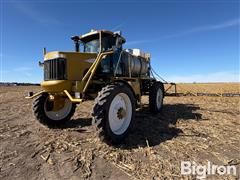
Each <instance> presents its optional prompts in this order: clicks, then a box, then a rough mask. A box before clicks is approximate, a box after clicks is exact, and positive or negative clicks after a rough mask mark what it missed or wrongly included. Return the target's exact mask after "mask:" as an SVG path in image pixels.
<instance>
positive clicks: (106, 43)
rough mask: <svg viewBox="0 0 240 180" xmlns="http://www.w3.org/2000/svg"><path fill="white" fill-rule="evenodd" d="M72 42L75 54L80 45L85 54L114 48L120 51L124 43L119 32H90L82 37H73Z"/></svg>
mask: <svg viewBox="0 0 240 180" xmlns="http://www.w3.org/2000/svg"><path fill="white" fill-rule="evenodd" d="M72 40H73V41H74V43H75V50H76V52H79V49H80V48H79V46H80V45H81V49H82V51H83V52H86V53H99V52H104V51H108V50H110V49H113V48H114V47H115V48H118V49H122V44H123V43H125V42H126V40H125V39H124V38H123V37H122V36H121V33H120V32H111V31H106V30H99V31H96V30H91V31H90V32H89V33H87V34H84V35H82V36H73V37H72Z"/></svg>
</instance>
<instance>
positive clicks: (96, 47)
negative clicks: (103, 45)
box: [83, 39, 100, 53]
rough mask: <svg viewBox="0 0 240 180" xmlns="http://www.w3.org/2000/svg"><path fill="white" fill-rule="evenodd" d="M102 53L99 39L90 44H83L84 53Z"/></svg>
mask: <svg viewBox="0 0 240 180" xmlns="http://www.w3.org/2000/svg"><path fill="white" fill-rule="evenodd" d="M99 51H100V42H99V39H93V40H91V41H88V42H85V43H84V42H83V52H90V53H98V52H99Z"/></svg>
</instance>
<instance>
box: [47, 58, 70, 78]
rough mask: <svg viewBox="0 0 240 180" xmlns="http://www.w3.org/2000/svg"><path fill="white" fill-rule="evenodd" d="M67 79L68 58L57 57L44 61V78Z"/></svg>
mask: <svg viewBox="0 0 240 180" xmlns="http://www.w3.org/2000/svg"><path fill="white" fill-rule="evenodd" d="M64 79H67V72H66V59H64V58H56V59H50V60H46V61H44V80H45V81H48V80H64Z"/></svg>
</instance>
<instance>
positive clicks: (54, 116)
mask: <svg viewBox="0 0 240 180" xmlns="http://www.w3.org/2000/svg"><path fill="white" fill-rule="evenodd" d="M48 103H49V98H47V99H46V101H45V103H44V112H45V114H46V116H47V117H48V118H49V119H51V120H54V121H59V120H62V119H64V118H66V117H67V116H68V114H69V113H70V112H71V109H72V102H71V101H70V100H69V99H65V100H64V106H63V108H62V109H60V110H57V111H49V110H47V105H48Z"/></svg>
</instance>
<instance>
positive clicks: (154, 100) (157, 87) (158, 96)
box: [149, 82, 164, 113]
mask: <svg viewBox="0 0 240 180" xmlns="http://www.w3.org/2000/svg"><path fill="white" fill-rule="evenodd" d="M163 97H164V87H163V84H162V83H160V82H154V83H153V84H152V86H151V87H150V92H149V108H150V111H151V112H153V113H159V112H161V110H162V107H163Z"/></svg>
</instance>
